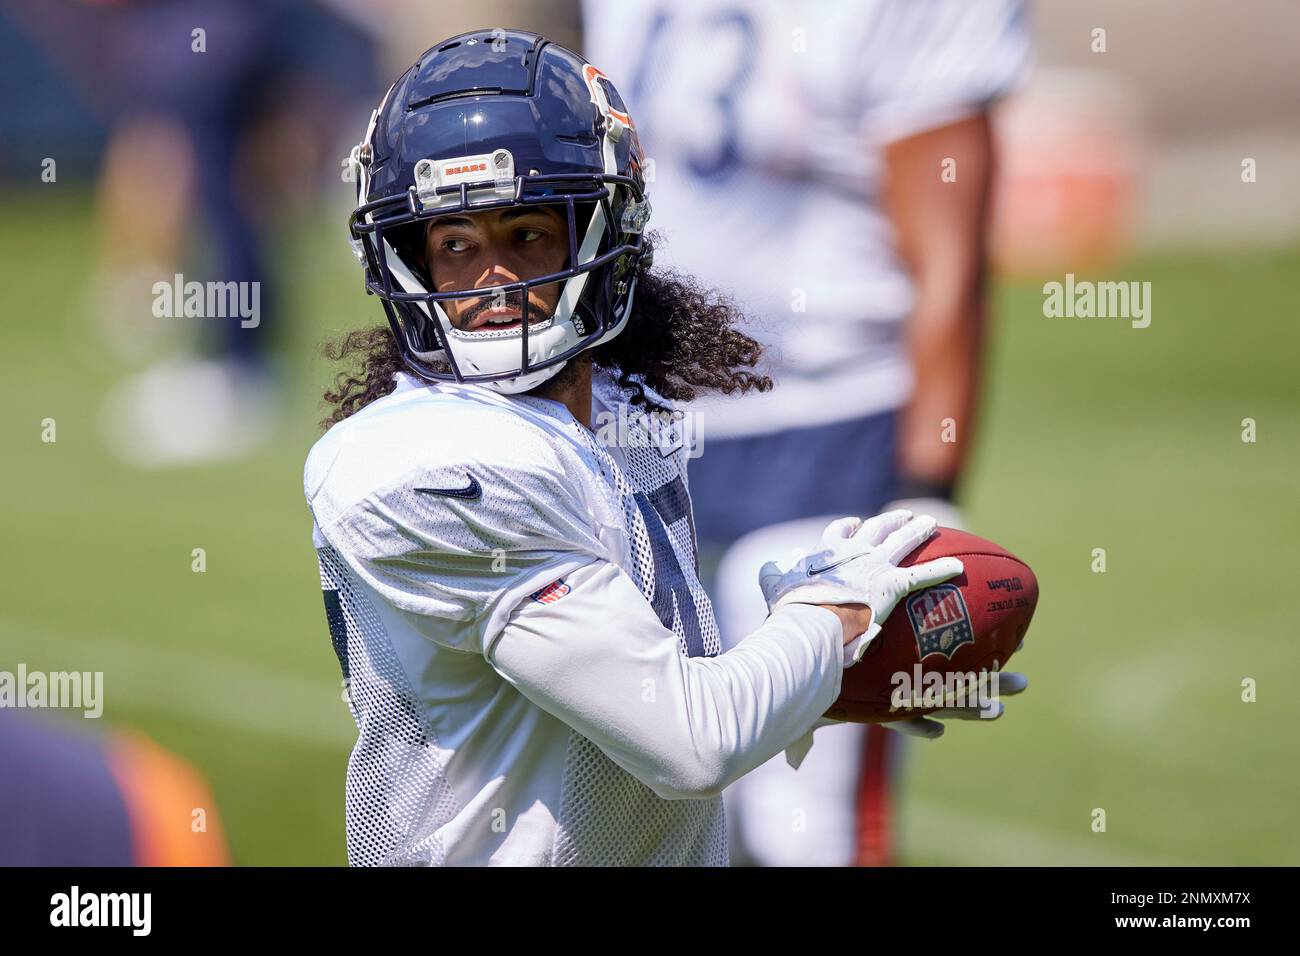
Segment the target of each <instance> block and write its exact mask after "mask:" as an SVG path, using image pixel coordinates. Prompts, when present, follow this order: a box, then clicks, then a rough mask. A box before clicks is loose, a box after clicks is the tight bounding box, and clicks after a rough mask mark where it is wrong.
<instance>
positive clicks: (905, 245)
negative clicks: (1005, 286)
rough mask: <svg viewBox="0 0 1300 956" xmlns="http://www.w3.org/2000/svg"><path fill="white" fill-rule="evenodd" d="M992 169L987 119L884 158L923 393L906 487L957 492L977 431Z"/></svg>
mask: <svg viewBox="0 0 1300 956" xmlns="http://www.w3.org/2000/svg"><path fill="white" fill-rule="evenodd" d="M947 159H952V160H955V162H956V166H955V173H956V181H955V182H945V181H944V178H942V177H941V174H942V172H943V163H944V161H945V160H947ZM992 167H993V153H992V145H991V137H990V132H989V124H988V116H987V114H986V113H983V112H981V113H978V114H976V115H973V116H970V117H968V118H966V119H963V120H961V121H960V122H956V123H951V124H949V125H946V126H942V127H939V128H936V129H931V130H927V131H925V132H923V133H920V134H917V135H915V136H910V137H907V138H905V139H901V140H898V141H896V142H894V143H891V144H890V145H889V146H887V147H886V149H885V168H886V196H885V200H886V206H887V209H888V212H889V216H890V219H891V221H892V223H893V225H894V228H895V231H896V233H897V236H898V243H899V251H900V254H901V255H902V257H903V260H904V262H905V263H906V265H907V268H908V270H909V272H910V273H911V275H912V278H913V281H914V283H915V286H916V306H915V309H914V311H913V313H912V315H911V316H910V318H909V320H908V324H907V343H908V350H909V354H910V357H911V361H912V366H913V369H914V372H915V376H916V385H915V389H914V391H913V394H912V397H911V400H910V401H909V403H908V405H907V406H906V408H905V410H904V414H903V420H902V427H901V433H900V436H899V450H898V454H899V468H900V472H901V474H902V476H903V477H904V479H905V481H906V480H911V481H912V482H922V483H925V484H932V485H934V486H936V487H937V488H943V487H945V486H947V487H950V486H951V485H952V484H954V483H955V482H956V480H957V478H958V477H959V475H960V472H961V467H962V464H963V462H964V461H965V457H966V452H967V449H969V447H970V441H971V438H972V435H973V433H974V430H975V415H976V395H977V389H978V386H979V371H980V368H979V366H980V351H981V346H982V341H983V332H984V301H983V300H984V274H985V247H984V243H985V219H986V213H987V207H988V200H989V192H990V181H991V175H992ZM949 178H951V177H949ZM946 418H951V419H953V420H954V421H955V423H956V441H954V442H944V441H943V440H942V437H941V432H942V429H943V420H944V419H946ZM909 496H917V492H916V491H912V492H911V493H910V494H909ZM926 497H929V495H926Z"/></svg>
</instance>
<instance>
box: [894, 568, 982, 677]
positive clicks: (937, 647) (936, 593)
mask: <svg viewBox="0 0 1300 956" xmlns="http://www.w3.org/2000/svg"><path fill="white" fill-rule="evenodd" d="M907 619H908V620H909V621H911V622H912V633H913V634H915V635H916V649H917V651H918V652H919V653H920V655H921V660H925V659H926V658H927V657H929V656H930V655H931V654H942V655H943V656H944V657H946V658H948V659H949V660H952V655H953V654H954V653H956V651H957V648H959V647H961V646H962V645H963V644H973V643H974V642H975V635H974V634H973V633H972V631H971V626H970V614H969V613H968V612H967V610H966V599H965V598H964V597H962V594H961V589H960V588H958V587H957V586H956V585H955V584H938V585H935V586H934V587H932V588H927V589H926V590H924V591H922V592H921V593H920V594H914V595H912V596H911V597H910V598H908V599H907Z"/></svg>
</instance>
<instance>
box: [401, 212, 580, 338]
mask: <svg viewBox="0 0 1300 956" xmlns="http://www.w3.org/2000/svg"><path fill="white" fill-rule="evenodd" d="M424 249H425V259H426V263H427V265H428V268H429V277H430V278H431V279H432V281H433V285H434V289H435V291H438V292H447V291H450V290H453V289H489V288H491V287H492V286H499V285H505V284H507V283H510V282H519V281H521V280H524V279H535V278H537V277H538V276H544V275H549V274H550V273H552V272H559V271H560V270H561V269H563V268H564V265H565V260H566V259H567V258H568V251H569V241H568V220H567V219H566V218H565V216H564V215H562V214H561V213H559V212H557V211H556V210H554V209H551V208H549V207H546V206H524V207H514V208H509V209H491V210H487V211H485V212H478V213H471V214H469V215H464V216H448V217H445V218H438V219H432V220H430V221H429V225H428V228H427V230H426V232H425V244H424ZM561 285H562V283H559V282H551V283H547V284H546V285H544V286H539V287H535V288H533V289H530V290H529V293H528V310H529V311H528V319H529V324H530V326H531V325H536V324H537V323H538V322H542V321H545V320H546V319H547V318H549V317H550V316H551V315H552V314H553V313H554V312H555V306H556V303H557V302H558V301H559V298H560V286H561ZM442 307H443V309H444V310H445V311H446V313H447V316H448V318H450V319H451V324H452V325H453V326H454V327H455V328H457V329H460V330H461V331H465V332H473V331H477V330H482V331H489V330H491V331H497V330H500V329H511V328H518V327H519V324H520V322H521V321H522V319H523V295H522V293H520V292H510V293H507V294H505V295H491V296H483V297H478V296H475V297H472V298H464V299H444V300H443V301H442Z"/></svg>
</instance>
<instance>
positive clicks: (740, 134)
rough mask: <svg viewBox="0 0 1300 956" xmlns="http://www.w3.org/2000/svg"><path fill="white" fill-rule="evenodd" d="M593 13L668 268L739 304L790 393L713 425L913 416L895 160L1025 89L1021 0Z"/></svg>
mask: <svg viewBox="0 0 1300 956" xmlns="http://www.w3.org/2000/svg"><path fill="white" fill-rule="evenodd" d="M584 14H585V16H584V31H585V35H586V50H585V55H586V56H587V58H588V59H589V60H591V62H592V63H594V64H596V65H597V66H598V67H600V69H601V70H603V71H604V72H605V73H606V74H607V75H608V76H609V78H610V79H611V80H612V81H613V82H614V84H615V86H617V87H618V89H619V92H620V93H621V94H622V96H623V99H624V101H625V102H626V103H627V105H628V107H629V109H630V110H631V113H632V117H633V119H634V120H635V121H636V124H637V129H638V131H639V133H640V137H641V142H642V145H643V146H644V147H645V150H646V155H647V158H648V160H649V161H650V163H651V164H652V167H651V172H650V174H649V176H648V177H647V178H651V177H652V178H651V181H650V182H649V183H648V184H647V194H648V195H649V197H650V201H651V204H652V206H653V208H654V212H653V215H652V217H651V226H652V228H654V229H658V230H660V231H662V232H663V233H664V235H665V238H666V243H665V248H664V249H663V254H662V255H660V252H659V250H656V257H657V259H658V261H659V263H661V264H665V265H672V266H675V267H677V268H679V269H680V270H681V271H683V272H685V273H687V274H689V275H693V276H696V277H698V278H700V279H701V280H703V282H704V283H705V284H707V285H711V286H714V287H716V288H720V289H722V290H724V291H726V292H728V293H730V294H731V295H732V296H733V297H734V298H735V299H736V300H737V302H738V303H739V304H740V305H741V306H742V307H743V309H744V311H745V312H746V313H747V315H748V316H750V318H751V324H750V326H749V327H748V329H747V331H749V332H750V334H752V335H753V336H754V337H755V338H757V339H759V340H760V341H761V342H763V343H764V344H766V345H767V346H768V353H767V355H766V356H765V361H766V362H767V366H766V369H767V371H769V372H770V373H771V374H773V376H774V377H775V378H776V379H777V381H778V383H779V385H780V387H779V388H777V389H775V390H773V391H772V392H768V393H766V394H759V393H751V394H749V395H745V396H743V397H738V398H716V399H709V400H706V401H703V402H701V403H700V404H699V405H698V406H697V407H698V408H700V409H708V411H709V415H708V418H707V427H708V430H709V433H710V434H711V435H714V436H718V437H722V436H728V435H741V434H753V433H759V432H768V431H777V430H781V429H785V428H790V427H798V426H807V425H815V424H823V423H828V422H831V421H836V420H844V419H849V418H856V417H859V416H863V415H868V414H872V413H874V412H878V411H884V410H887V409H892V408H896V407H898V406H900V405H901V404H903V403H904V402H905V401H906V399H907V397H908V395H909V392H910V389H911V385H912V376H911V372H910V367H909V363H908V360H907V355H906V352H905V349H904V341H903V323H904V320H905V318H906V317H907V315H908V313H909V312H910V310H911V308H912V304H913V287H912V283H911V281H910V279H909V276H908V273H907V270H906V269H905V267H904V265H903V263H902V262H901V261H900V259H899V256H898V253H897V250H896V246H895V237H894V235H893V232H892V228H891V225H890V223H889V221H888V219H887V217H886V215H885V213H884V211H883V210H882V209H881V206H880V201H881V185H882V184H881V173H882V166H883V163H882V156H883V148H884V146H886V145H887V144H888V143H890V142H891V141H894V140H898V139H902V138H905V137H907V136H910V135H913V134H916V133H919V132H921V131H923V130H925V129H930V128H934V127H938V126H942V125H946V124H948V123H951V122H954V121H956V120H958V119H961V118H963V117H964V116H966V115H969V114H970V113H971V112H972V111H974V110H976V109H980V108H982V107H983V106H984V105H985V104H987V103H988V102H989V101H991V100H993V99H995V98H996V97H998V96H1000V95H1002V94H1004V93H1005V92H1007V91H1008V90H1009V89H1010V88H1011V87H1013V86H1014V85H1015V84H1016V83H1017V82H1018V81H1019V80H1020V79H1021V78H1022V76H1023V75H1024V74H1025V72H1026V71H1027V68H1028V64H1029V59H1030V37H1029V33H1028V28H1027V25H1026V23H1025V17H1024V11H1023V6H1022V4H1021V3H1020V2H1019V0H852V2H846V0H801V2H791V0H618V2H617V3H611V2H606V0H587V2H585V3H584ZM935 175H936V176H937V175H939V170H938V169H936V170H935Z"/></svg>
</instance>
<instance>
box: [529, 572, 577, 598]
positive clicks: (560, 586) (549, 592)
mask: <svg viewBox="0 0 1300 956" xmlns="http://www.w3.org/2000/svg"><path fill="white" fill-rule="evenodd" d="M569 590H570V589H569V586H568V585H567V584H565V583H564V579H563V578H560V579H559V580H558V581H552V582H551V583H550V584H548V585H546V587H544V588H542V589H541V590H540V591H536V592H534V593H533V594H532V595H531V597H532V599H533V600H534V601H536V602H537V603H538V604H554V603H555V602H556V601H558V600H559V599H560V598H562V597H564V595H566V594H568V593H569Z"/></svg>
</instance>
